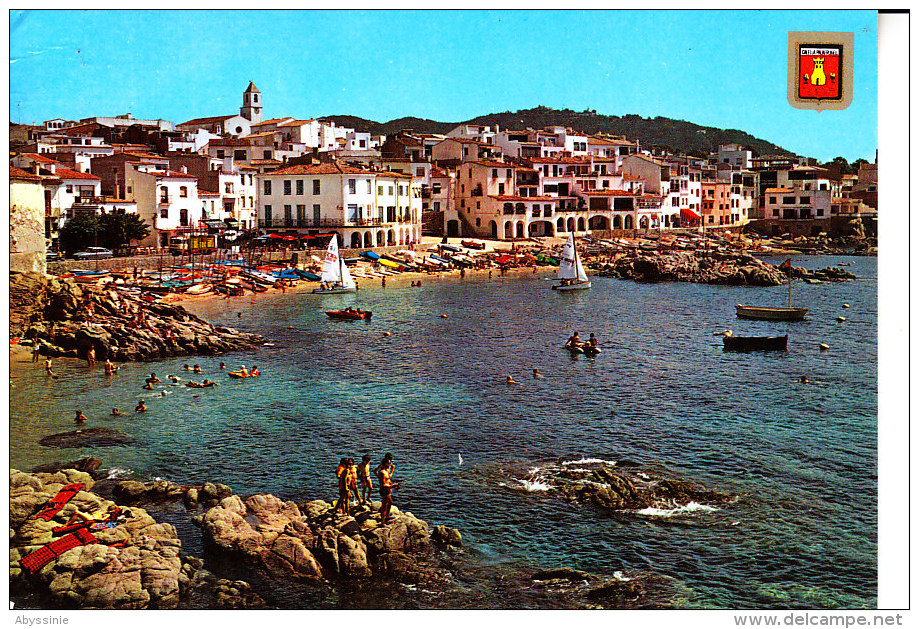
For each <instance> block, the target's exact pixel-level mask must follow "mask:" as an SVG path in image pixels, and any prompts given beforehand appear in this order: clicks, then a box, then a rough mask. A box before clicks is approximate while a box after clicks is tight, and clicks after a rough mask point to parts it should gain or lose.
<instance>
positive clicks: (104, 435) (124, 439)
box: [38, 427, 134, 448]
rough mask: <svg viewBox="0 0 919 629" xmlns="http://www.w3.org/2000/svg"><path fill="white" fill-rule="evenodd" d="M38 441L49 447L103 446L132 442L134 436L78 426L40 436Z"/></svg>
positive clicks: (107, 429) (108, 429)
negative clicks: (77, 427) (78, 427)
mask: <svg viewBox="0 0 919 629" xmlns="http://www.w3.org/2000/svg"><path fill="white" fill-rule="evenodd" d="M38 443H40V444H41V445H43V446H48V447H51V448H84V447H94V448H104V447H108V446H123V445H128V444H131V443H134V437H131V436H130V435H125V434H122V433H120V432H118V431H117V430H112V429H111V428H104V427H99V428H80V429H78V430H71V431H69V432H59V433H55V434H53V435H48V436H47V437H42V438H41V439H40V440H39V442H38Z"/></svg>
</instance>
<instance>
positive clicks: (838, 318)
mask: <svg viewBox="0 0 919 629" xmlns="http://www.w3.org/2000/svg"><path fill="white" fill-rule="evenodd" d="M836 320H837V321H839V322H840V323H842V322H843V321H845V320H846V318H845V317H836Z"/></svg>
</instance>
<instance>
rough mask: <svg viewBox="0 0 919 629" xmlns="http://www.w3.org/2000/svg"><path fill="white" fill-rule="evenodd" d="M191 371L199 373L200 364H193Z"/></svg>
mask: <svg viewBox="0 0 919 629" xmlns="http://www.w3.org/2000/svg"><path fill="white" fill-rule="evenodd" d="M192 371H193V372H195V373H201V365H195V368H194V369H192Z"/></svg>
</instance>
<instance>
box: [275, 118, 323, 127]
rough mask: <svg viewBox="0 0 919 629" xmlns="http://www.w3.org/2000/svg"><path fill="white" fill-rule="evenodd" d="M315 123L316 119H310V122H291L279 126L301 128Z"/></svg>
mask: <svg viewBox="0 0 919 629" xmlns="http://www.w3.org/2000/svg"><path fill="white" fill-rule="evenodd" d="M314 121H315V118H310V119H309V120H289V121H287V122H285V123H283V124H279V125H278V126H279V127H300V126H303V125H305V124H309V123H311V122H314Z"/></svg>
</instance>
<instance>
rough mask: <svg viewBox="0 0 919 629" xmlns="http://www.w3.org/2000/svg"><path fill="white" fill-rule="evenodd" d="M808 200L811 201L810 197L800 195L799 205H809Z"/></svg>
mask: <svg viewBox="0 0 919 629" xmlns="http://www.w3.org/2000/svg"><path fill="white" fill-rule="evenodd" d="M810 202H811V198H810V197H801V200H800V201H799V203H800V204H801V205H810Z"/></svg>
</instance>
